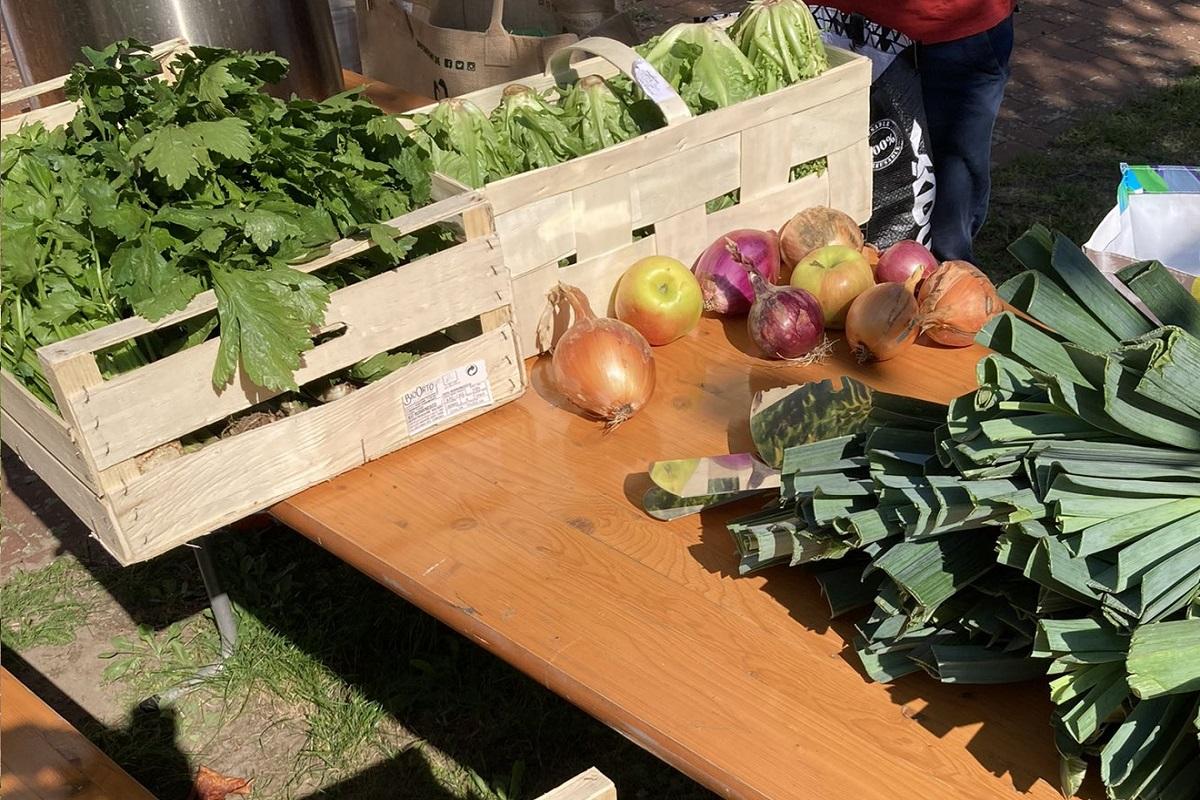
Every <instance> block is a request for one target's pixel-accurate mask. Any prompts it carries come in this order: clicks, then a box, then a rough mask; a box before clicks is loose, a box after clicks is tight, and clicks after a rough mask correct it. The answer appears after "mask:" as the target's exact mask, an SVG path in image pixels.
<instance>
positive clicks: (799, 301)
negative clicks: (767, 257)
mask: <svg viewBox="0 0 1200 800" xmlns="http://www.w3.org/2000/svg"><path fill="white" fill-rule="evenodd" d="M727 246H728V248H729V253H730V255H732V256H733V259H734V261H735V262H736V263H738V264H740V265H741V266H742V268H743V269H744V270H745V271H746V275H747V276H748V277H749V278H750V282H751V283H752V284H753V285H754V303H753V304H752V305H751V306H750V316H749V317H748V318H747V327H748V329H749V331H750V338H751V339H753V340H754V343H755V344H756V345H758V348H759V349H760V350H762V351H763V352H764V353H765V354H767V355H768V356H770V357H771V358H781V359H784V360H785V361H799V362H801V363H803V364H811V363H815V362H817V361H820V360H821V359H823V358H824V357H825V356H827V355H828V354H829V353H830V351H831V350H832V344H831V343H830V342H829V340H828V339H827V338H825V315H824V314H823V313H822V312H821V304H820V303H819V302H817V298H815V297H813V296H812V294H811V293H809V292H806V291H805V290H804V289H797V288H796V287H794V286H774V285H772V284H769V283H767V282H766V281H764V280H763V278H762V276H761V275H759V274H758V272H757V271H755V270H754V269H753V265H752V264H751V263H750V262H749V261H748V260H747V259H746V258H745V256H743V255H742V254H741V252H740V251H739V250H738V247H737V244H735V243H734V242H733V241H728V242H727Z"/></svg>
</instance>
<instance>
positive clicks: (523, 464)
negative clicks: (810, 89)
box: [274, 320, 1058, 800]
mask: <svg viewBox="0 0 1200 800" xmlns="http://www.w3.org/2000/svg"><path fill="white" fill-rule="evenodd" d="M744 325H745V323H744V321H742V320H734V321H731V322H729V323H727V325H725V326H723V325H722V324H721V323H720V322H717V321H715V320H704V321H703V322H702V323H701V326H700V328H699V329H698V330H697V331H696V332H695V333H693V334H692V335H691V336H689V337H688V338H687V339H685V340H683V341H680V342H677V343H675V344H673V345H670V346H668V347H665V348H658V349H656V350H655V356H656V359H657V364H658V387H657V393H656V395H655V397H654V398H653V400H652V401H651V403H650V405H649V406H647V408H646V409H645V410H644V411H642V412H641V413H640V414H638V415H637V416H635V417H634V418H633V419H632V420H630V421H629V422H628V423H626V424H625V425H624V426H622V427H621V428H618V429H617V430H616V431H615V432H614V433H610V434H604V433H603V432H602V431H601V429H600V427H599V426H598V425H597V424H596V423H595V422H592V421H589V420H587V419H584V418H583V417H581V416H580V415H578V414H577V413H575V412H574V411H573V410H571V408H570V406H569V404H567V403H566V401H564V400H562V399H561V398H558V397H556V396H555V394H554V392H553V390H552V389H551V388H550V387H549V385H548V381H547V380H546V375H547V371H546V364H545V363H534V364H533V365H532V367H533V373H532V374H533V379H532V386H533V387H534V389H535V391H531V392H528V393H527V394H526V395H525V396H524V397H523V398H522V399H520V400H519V401H516V402H514V403H511V404H509V405H508V406H506V407H504V408H502V409H499V410H497V411H494V412H492V413H491V414H488V415H485V416H483V417H480V418H478V419H475V420H472V421H470V422H467V423H465V424H463V425H460V426H457V427H456V428H454V429H452V430H449V431H446V432H445V433H443V434H441V435H439V436H438V437H437V438H436V439H434V440H431V441H426V442H421V443H418V444H416V445H413V446H411V447H408V448H406V449H405V450H403V451H401V452H399V453H396V454H393V455H391V456H389V457H387V458H384V459H381V460H379V461H376V462H373V463H370V464H367V465H366V466H364V467H362V468H360V469H357V470H354V471H352V472H349V473H347V474H345V475H343V476H342V477H340V478H338V479H336V480H334V481H332V482H330V483H327V484H324V485H321V486H318V487H316V488H314V489H311V490H309V491H307V492H305V493H303V494H301V495H298V496H296V497H294V498H292V499H291V500H289V501H286V502H284V503H281V504H280V505H278V506H276V507H275V508H274V513H275V515H276V516H277V517H278V518H279V519H281V520H283V521H284V522H285V523H287V524H289V525H290V526H292V527H293V528H295V529H296V530H298V531H300V532H301V533H303V534H305V535H306V536H308V537H309V538H311V539H313V540H314V541H315V542H317V543H318V544H319V545H320V546H322V547H324V548H326V549H327V550H329V551H330V552H332V553H334V554H335V555H337V556H338V557H340V558H342V559H343V560H345V561H347V562H348V563H350V564H352V565H354V566H355V567H357V568H358V569H359V570H361V571H362V572H364V573H365V574H367V575H369V576H371V577H372V578H374V579H375V580H377V581H379V582H380V583H382V584H384V585H386V586H388V587H390V588H391V589H392V590H393V591H395V592H396V593H397V594H399V595H400V596H402V597H404V598H405V599H407V600H409V601H410V602H412V603H414V604H416V605H418V606H419V607H421V608H423V609H425V610H426V611H428V612H429V613H430V614H432V615H434V616H435V617H437V618H439V619H441V620H442V621H444V622H446V623H447V624H449V625H450V626H451V627H453V628H455V629H456V630H458V631H460V632H462V633H464V634H465V635H467V636H469V637H470V638H472V639H473V640H474V641H476V642H478V643H479V644H480V645H481V646H483V647H485V648H487V649H488V650H490V651H491V652H493V653H495V654H497V655H498V656H500V657H501V658H504V659H505V660H507V661H508V662H510V663H512V664H513V665H515V666H516V667H518V668H520V669H521V670H523V671H524V672H526V673H527V674H529V675H531V676H533V677H534V678H536V679H537V680H538V681H540V682H541V683H543V684H544V685H546V686H548V687H549V688H551V689H552V690H554V691H555V692H557V693H559V694H560V695H562V696H563V697H565V698H566V699H567V700H569V701H571V702H573V703H575V704H576V705H578V706H580V707H581V708H583V709H585V710H586V711H588V712H589V713H591V714H592V715H593V716H595V717H597V718H598V719H600V720H602V721H603V722H605V723H607V724H608V725H610V726H612V727H613V728H615V729H617V730H618V731H620V732H621V733H623V734H624V735H626V736H627V737H629V738H630V739H632V740H633V741H635V742H637V743H638V744H640V745H641V746H643V747H645V748H646V749H648V750H650V751H651V752H653V753H655V754H656V755H658V756H660V757H661V758H663V759H664V760H665V761H667V762H669V763H670V764H672V765H674V766H676V767H678V768H679V769H681V770H683V771H684V772H686V773H687V774H688V775H690V776H692V777H693V778H695V779H696V780H698V781H700V782H701V783H703V784H705V785H706V786H708V787H710V788H712V789H713V790H714V791H716V792H717V793H718V794H721V795H722V796H726V797H743V798H771V800H786V798H797V799H799V798H803V800H842V798H850V797H852V798H855V800H927V799H928V798H939V799H940V798H958V797H963V798H967V797H969V798H972V800H983V799H984V798H1011V797H1013V796H1014V794H1019V793H1022V792H1024V793H1027V795H1028V796H1029V797H1032V798H1037V799H1038V800H1051V798H1057V797H1058V792H1057V790H1056V789H1055V788H1054V786H1053V784H1055V783H1056V782H1057V777H1058V765H1057V759H1056V756H1055V753H1054V744H1053V741H1052V737H1051V731H1050V726H1049V714H1050V704H1049V701H1048V697H1047V693H1048V690H1047V688H1046V686H1045V685H1044V683H1041V684H1039V683H1033V684H1029V685H1024V686H999V687H991V686H989V687H982V688H977V687H954V686H944V685H939V684H937V683H935V682H934V681H932V680H931V679H928V678H925V677H923V676H910V677H909V678H906V679H904V680H902V681H900V682H898V683H896V684H895V685H891V686H881V685H877V684H872V683H869V682H868V681H867V680H866V678H865V677H864V676H863V674H862V673H861V671H860V670H859V668H858V666H857V662H856V659H855V657H854V655H853V652H852V651H850V650H849V649H848V644H847V642H848V637H849V635H850V625H849V623H848V622H847V621H837V622H835V623H833V624H832V625H830V623H829V612H828V607H827V606H826V604H825V602H824V600H823V599H822V598H821V597H820V595H819V592H818V589H817V585H816V582H815V581H814V580H813V579H812V578H811V577H810V576H808V575H805V574H804V573H803V572H802V571H800V570H789V569H787V568H773V569H770V570H768V571H765V572H763V573H761V574H759V575H755V576H753V577H746V578H742V577H738V576H737V556H736V554H735V552H734V548H733V544H732V542H731V540H730V538H729V536H728V534H727V533H726V531H725V528H724V523H725V521H726V520H727V519H728V518H729V517H731V516H734V515H736V514H740V513H746V511H747V510H748V509H747V507H746V506H745V505H742V506H740V507H737V506H734V507H731V508H728V509H718V510H714V511H713V512H711V513H709V514H706V515H704V516H703V517H687V518H684V519H679V520H676V521H674V522H671V523H662V522H656V521H654V520H651V519H650V518H648V517H647V516H646V515H645V514H644V513H643V512H642V511H641V510H640V505H639V501H640V498H641V496H642V494H643V493H644V491H645V490H646V489H647V488H648V487H649V479H648V477H647V476H646V474H645V470H646V467H647V464H648V463H649V462H650V461H653V460H658V459H666V458H683V457H688V456H703V455H715V454H722V453H728V452H743V451H747V450H750V449H752V447H751V443H750V437H749V430H748V412H749V406H750V399H751V397H752V396H753V394H754V392H755V391H757V390H761V389H767V388H771V387H776V386H785V385H788V384H793V383H800V382H803V381H805V380H814V379H820V378H823V377H830V376H837V375H842V374H849V375H852V376H854V377H856V378H859V379H861V380H863V381H866V382H867V383H869V384H871V385H873V386H875V387H878V388H881V389H885V390H889V391H898V392H908V393H911V394H914V395H917V396H920V397H924V398H928V399H932V400H942V401H944V400H948V399H950V398H951V397H953V396H955V395H957V394H960V393H962V392H965V391H968V390H969V389H971V388H972V387H973V385H974V369H973V367H974V364H975V362H976V361H977V359H978V358H979V357H980V356H981V355H982V352H983V351H981V350H980V349H979V348H971V349H968V350H947V349H940V348H928V347H921V348H919V349H917V350H914V351H913V352H912V354H911V355H908V356H907V357H904V358H900V359H897V360H895V361H891V362H887V363H885V364H880V365H873V366H866V367H860V366H858V365H856V364H853V363H852V362H851V361H850V360H849V359H848V358H846V357H845V354H844V349H843V350H840V351H839V352H840V355H839V356H838V357H837V358H836V359H835V360H834V361H833V362H832V363H830V364H828V365H825V366H823V367H809V368H801V367H795V366H791V365H780V364H779V363H778V362H776V363H770V362H766V361H763V360H761V359H758V358H756V357H753V356H750V355H747V353H749V352H751V349H750V348H751V347H752V346H751V345H750V344H749V342H748V340H747V337H746V334H745V328H744ZM751 507H753V504H751Z"/></svg>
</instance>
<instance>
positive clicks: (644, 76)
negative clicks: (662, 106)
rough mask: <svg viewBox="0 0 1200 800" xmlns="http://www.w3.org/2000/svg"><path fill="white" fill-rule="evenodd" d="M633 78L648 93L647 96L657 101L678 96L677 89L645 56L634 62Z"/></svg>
mask: <svg viewBox="0 0 1200 800" xmlns="http://www.w3.org/2000/svg"><path fill="white" fill-rule="evenodd" d="M632 71H633V80H634V82H635V83H636V84H637V85H638V86H640V87H641V88H642V91H643V92H645V93H646V97H649V98H650V99H651V100H654V101H657V102H663V101H666V100H670V99H671V98H672V97H678V95H677V94H676V93H675V89H674V88H673V87H672V86H671V84H669V83H667V79H666V78H664V77H663V76H662V73H660V72H659V71H658V70H656V69H655V68H654V66H653V65H652V64H651V63H650V62H649V61H647V60H646V59H644V58H639V59H637V60H636V61H634V62H633V70H632Z"/></svg>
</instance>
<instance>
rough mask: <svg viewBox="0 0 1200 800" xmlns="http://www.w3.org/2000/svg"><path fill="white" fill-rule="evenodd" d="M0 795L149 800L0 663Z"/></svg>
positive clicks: (28, 799)
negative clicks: (0, 665) (1, 666)
mask: <svg viewBox="0 0 1200 800" xmlns="http://www.w3.org/2000/svg"><path fill="white" fill-rule="evenodd" d="M0 762H2V763H0V797H4V798H12V800H38V799H39V798H45V800H52V799H53V800H57V799H58V798H64V797H74V798H80V800H154V795H152V794H150V793H149V792H148V791H146V790H145V789H144V788H142V785H141V784H140V783H138V782H137V781H135V780H134V779H133V778H131V777H129V775H128V774H127V773H126V772H125V771H124V770H122V769H121V768H120V767H119V766H117V765H116V763H114V762H113V760H112V759H111V758H109V757H108V756H106V755H105V754H104V753H102V752H101V751H100V750H99V749H98V748H97V747H96V746H95V745H94V744H92V743H91V742H89V741H88V740H87V739H85V738H84V736H83V734H81V733H80V732H79V731H77V730H75V729H74V728H73V727H71V725H70V723H68V722H67V721H66V720H65V719H63V718H62V717H60V716H59V715H58V714H56V713H55V712H54V710H53V709H51V708H50V706H48V705H46V704H45V703H43V702H42V701H41V700H40V699H39V698H38V697H37V696H36V695H35V694H34V693H33V692H31V691H29V689H28V688H26V686H25V684H23V683H21V682H20V681H19V680H17V679H16V678H15V677H13V676H12V674H10V673H9V671H8V670H6V669H3V668H0Z"/></svg>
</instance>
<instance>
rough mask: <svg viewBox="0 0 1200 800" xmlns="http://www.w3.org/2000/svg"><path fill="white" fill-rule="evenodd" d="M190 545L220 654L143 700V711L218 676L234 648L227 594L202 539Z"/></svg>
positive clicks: (234, 619)
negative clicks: (165, 688) (219, 646)
mask: <svg viewBox="0 0 1200 800" xmlns="http://www.w3.org/2000/svg"><path fill="white" fill-rule="evenodd" d="M191 547H192V550H193V551H194V552H195V554H196V564H197V566H199V567H200V577H201V578H202V579H203V580H204V590H205V591H206V592H207V593H208V604H209V606H210V607H211V608H212V612H213V621H214V622H215V623H216V625H217V633H218V635H219V636H220V637H221V653H220V656H219V657H218V658H217V660H216V661H215V662H214V663H212V664H206V665H205V666H203V667H200V668H199V669H198V670H196V672H195V673H194V674H193V675H192V676H191V677H189V678H186V679H184V680H183V681H181V682H180V683H178V684H176V685H175V686H172V687H171V688H170V689H167V690H166V691H165V692H163V693H162V694H156V695H153V696H151V697H148V698H146V699H145V700H143V701H142V702H141V704H140V705H141V708H142V709H143V710H156V709H160V708H167V707H170V706H172V705H174V704H175V703H177V702H178V701H179V700H180V698H182V697H183V696H184V695H186V694H187V693H188V692H190V691H191V690H193V689H195V688H196V687H198V686H200V685H201V684H203V683H204V682H205V681H207V680H209V679H211V678H214V677H216V676H217V675H220V674H221V673H222V672H223V671H224V670H225V662H226V660H227V659H228V658H229V657H230V656H232V655H233V653H234V651H235V650H236V649H237V641H238V625H237V617H236V616H235V615H234V613H233V604H232V603H231V602H230V601H229V595H228V594H226V592H225V590H224V589H222V588H221V582H220V579H219V578H218V576H217V570H216V566H215V565H214V564H213V560H212V555H211V553H210V552H209V550H208V546H207V545H205V543H204V540H203V539H199V540H197V541H195V542H194V543H192V545H191Z"/></svg>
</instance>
